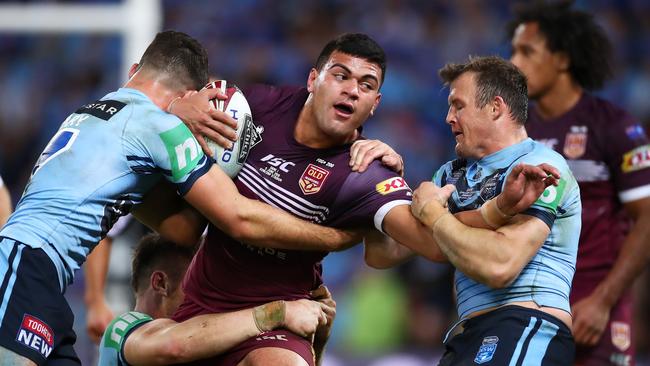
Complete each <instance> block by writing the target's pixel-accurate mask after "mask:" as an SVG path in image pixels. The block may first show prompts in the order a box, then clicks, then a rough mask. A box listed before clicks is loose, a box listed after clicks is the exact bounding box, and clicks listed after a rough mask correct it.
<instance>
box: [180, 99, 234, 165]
mask: <svg viewBox="0 0 650 366" xmlns="http://www.w3.org/2000/svg"><path fill="white" fill-rule="evenodd" d="M227 98H228V97H227V96H226V95H225V94H224V93H222V92H221V91H220V90H219V89H202V90H201V91H195V90H192V91H189V92H187V93H185V95H184V96H183V97H182V98H180V99H175V100H173V101H172V102H171V103H170V105H169V107H167V111H168V112H169V113H172V114H174V115H176V116H177V117H178V118H180V119H181V120H182V121H183V123H185V125H186V126H187V128H189V129H190V131H192V134H193V135H194V137H195V138H196V140H197V141H198V142H199V145H201V149H203V152H204V153H205V154H206V155H208V156H212V155H213V153H212V150H211V149H210V148H209V147H208V143H207V142H206V140H205V137H207V138H209V139H210V140H212V141H214V142H215V143H217V144H218V145H219V146H221V147H223V148H225V149H229V148H230V147H232V143H233V142H234V141H237V132H236V128H237V121H236V120H235V119H234V118H232V117H231V116H230V115H229V114H227V113H225V112H223V111H220V110H217V109H215V108H213V107H212V105H211V104H210V100H212V99H220V100H224V99H227Z"/></svg>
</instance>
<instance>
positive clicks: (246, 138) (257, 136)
mask: <svg viewBox="0 0 650 366" xmlns="http://www.w3.org/2000/svg"><path fill="white" fill-rule="evenodd" d="M244 118H245V122H244V131H243V132H242V136H240V137H239V141H240V143H239V154H237V163H239V164H244V163H245V162H246V158H248V153H250V151H251V150H252V149H253V148H254V147H255V145H257V144H259V143H260V142H262V133H263V132H264V126H259V127H258V126H255V124H254V123H253V118H252V117H251V115H250V114H246V115H244Z"/></svg>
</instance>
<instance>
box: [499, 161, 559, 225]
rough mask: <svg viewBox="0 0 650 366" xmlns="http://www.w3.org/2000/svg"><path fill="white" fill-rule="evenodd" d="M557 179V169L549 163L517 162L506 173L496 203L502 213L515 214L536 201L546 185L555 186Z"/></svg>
mask: <svg viewBox="0 0 650 366" xmlns="http://www.w3.org/2000/svg"><path fill="white" fill-rule="evenodd" d="M559 179H560V172H559V170H557V169H556V168H555V167H553V166H551V165H549V164H539V165H529V164H524V163H521V164H518V165H517V166H515V167H514V168H513V169H512V171H510V174H508V177H507V178H506V184H505V186H504V188H503V191H502V192H501V194H499V196H497V205H498V207H499V209H500V210H501V211H502V212H503V213H505V214H507V215H516V214H518V213H520V212H522V211H524V210H526V209H527V208H528V207H530V205H532V204H533V203H534V202H535V201H537V199H538V198H539V196H540V195H541V194H542V193H543V192H544V190H545V189H546V187H548V186H550V185H554V186H557V185H558V183H559Z"/></svg>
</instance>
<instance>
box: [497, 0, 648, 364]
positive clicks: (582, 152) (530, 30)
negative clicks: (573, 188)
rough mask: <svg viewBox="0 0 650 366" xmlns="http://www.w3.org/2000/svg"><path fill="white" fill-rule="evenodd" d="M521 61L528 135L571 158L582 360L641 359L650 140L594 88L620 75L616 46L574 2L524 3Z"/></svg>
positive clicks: (519, 23) (517, 54) (575, 302)
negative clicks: (640, 280)
mask: <svg viewBox="0 0 650 366" xmlns="http://www.w3.org/2000/svg"><path fill="white" fill-rule="evenodd" d="M509 32H510V36H511V37H512V57H511V61H512V62H513V63H514V64H515V65H516V66H518V67H519V68H520V69H521V71H522V72H523V73H524V74H525V75H526V77H527V78H528V95H529V97H530V99H531V100H532V101H534V103H532V105H531V108H530V111H529V114H528V116H529V118H528V122H527V125H526V129H527V130H528V134H529V135H530V136H531V137H532V138H534V139H537V140H539V141H541V142H544V143H546V144H547V145H548V146H549V147H551V148H553V149H555V150H556V151H557V152H559V153H560V154H563V156H564V157H565V158H566V159H567V161H568V163H569V166H570V168H571V170H572V171H573V174H574V175H575V177H576V179H577V180H578V183H579V185H580V192H581V198H582V232H581V235H580V246H579V250H578V261H577V266H576V267H577V268H576V273H575V276H574V278H573V286H572V290H571V304H572V312H573V334H574V337H575V340H576V344H577V346H578V347H577V353H576V364H578V365H634V347H633V340H632V338H631V337H632V334H633V330H632V329H631V326H632V299H631V297H630V285H631V284H632V283H633V282H634V280H635V279H636V278H637V277H638V276H639V274H640V273H641V272H642V270H643V268H644V266H645V265H646V263H647V262H648V256H649V253H650V240H649V237H650V169H648V168H650V144H649V143H650V142H649V140H648V137H647V135H646V133H645V131H644V130H643V128H642V127H641V125H640V123H639V121H638V120H637V119H635V118H634V117H632V116H631V115H630V114H628V113H627V112H625V111H624V110H622V109H621V108H619V107H618V106H615V105H613V104H612V103H610V102H608V101H606V100H604V99H601V98H598V97H595V96H593V95H592V94H590V93H589V92H588V91H591V90H595V89H598V88H600V87H602V86H603V84H604V82H605V81H606V80H607V78H608V77H609V76H610V74H611V66H610V59H609V57H610V55H611V54H612V52H611V44H610V42H609V40H608V39H607V37H606V35H605V33H604V31H603V30H602V29H601V28H600V27H599V26H598V25H597V24H596V22H595V21H594V19H593V18H592V16H591V15H589V14H587V13H585V12H582V11H578V10H573V9H571V8H570V3H559V4H555V5H543V4H540V3H538V2H537V3H535V4H532V5H529V6H526V7H523V8H520V9H518V10H517V14H516V18H515V19H514V20H513V21H512V23H511V24H510V27H509Z"/></svg>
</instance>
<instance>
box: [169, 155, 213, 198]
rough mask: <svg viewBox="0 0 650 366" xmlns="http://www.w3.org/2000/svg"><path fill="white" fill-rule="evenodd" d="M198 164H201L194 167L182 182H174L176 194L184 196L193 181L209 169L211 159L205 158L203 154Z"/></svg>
mask: <svg viewBox="0 0 650 366" xmlns="http://www.w3.org/2000/svg"><path fill="white" fill-rule="evenodd" d="M199 164H203V165H202V166H201V167H200V168H198V169H195V170H194V171H193V172H192V173H191V174H190V176H189V177H187V179H186V180H185V182H182V183H177V184H176V189H177V190H178V194H179V195H181V196H185V194H187V192H189V191H190V189H191V188H192V186H193V185H194V183H195V182H196V180H197V179H199V178H201V177H202V176H203V175H204V174H205V173H207V172H208V170H210V168H211V167H212V159H206V157H205V156H203V158H201V161H200V162H199Z"/></svg>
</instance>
